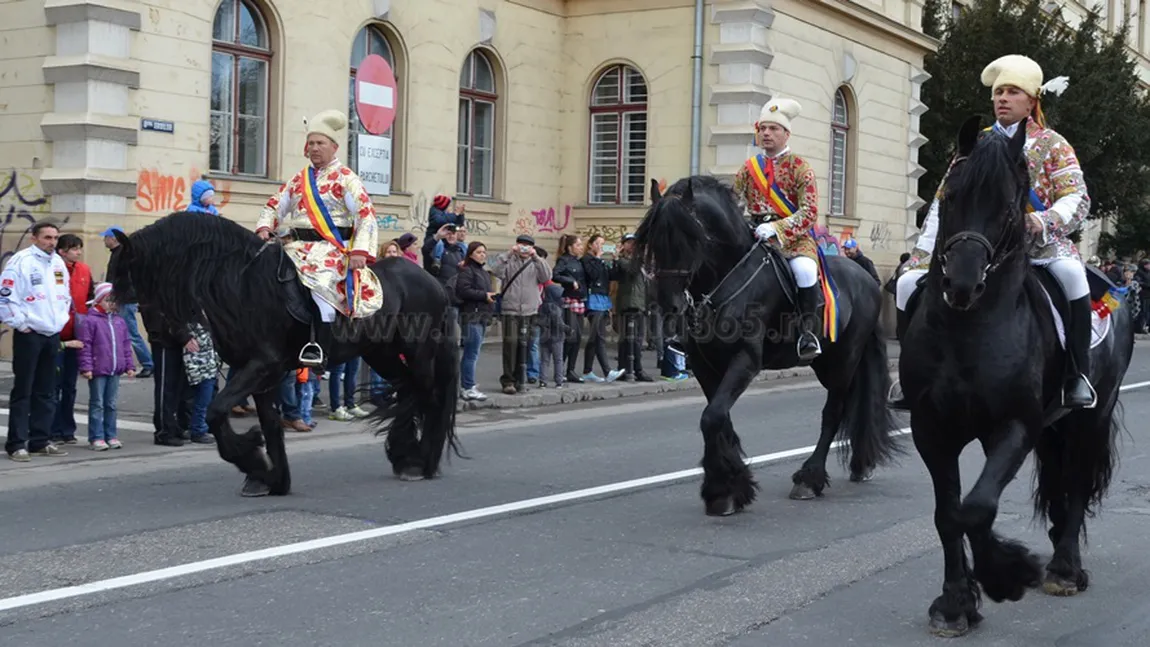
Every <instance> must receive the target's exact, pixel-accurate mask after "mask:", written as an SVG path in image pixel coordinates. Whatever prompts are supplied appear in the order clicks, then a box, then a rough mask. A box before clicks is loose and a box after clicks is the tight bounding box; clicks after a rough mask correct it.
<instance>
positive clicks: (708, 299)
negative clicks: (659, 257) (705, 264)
mask: <svg viewBox="0 0 1150 647" xmlns="http://www.w3.org/2000/svg"><path fill="white" fill-rule="evenodd" d="M759 245H760V243H755V244H754V245H752V246H751V248H750V249H749V250H747V253H746V254H743V257H742V258H741V259H739V262H738V263H735V265H734V266H733V267H732V268H731V269H730V270H728V271H727V273H726V274H724V275H723V278H722V279H721V280H719V283H718V284H717V285H716V286H715V287H714V288H711V291H710V292H707V293H706V294H704V295H703V298H702V299H701V300H700V301H699V303H698V304H696V303H695V298H694V297H693V296H691V289H690V288H691V282H692V281H693V280H694V278H695V274H696V273H697V272H698V269H697V268H696V269H691V270H660V271H657V272H656V273H655V274H656V276H658V275H663V274H665V275H669V276H684V275H686V276H687V277H688V278H687V286H686V288H685V289H684V290H683V295H684V297H685V298H686V300H687V309H688V311H689V312H691V313H695V312H696V311H697V310H698V309H700V308H704V307H708V308H713V309H715V310H718V309H720V308H722V307H723V306H725V305H727V304H728V303H730V302H731V301H732V300H734V298H735V297H737V296H739V295H740V294H742V293H743V290H746V289H747V286H749V285H750V284H751V282H753V281H754V280H755V279H756V278H757V277H758V276H759V273H760V272H762V271H763V268H765V267H766V266H767V265H769V264H770V262H771V257H770V256H769V255H767V254H763V258H762V259H761V260H760V261H759V264H758V266H756V267H755V271H754V272H752V273H751V275H750V276H749V277H747V280H746V281H743V284H742V285H740V286H739V288H738V289H737V290H735V291H734V292H732V293H731V294H729V295H727V297H726V298H724V299H723V300H722V301H720V302H719V303H717V304H716V303H713V301H714V298H715V294H716V293H717V292H718V291H719V290H720V289H721V288H722V287H723V286H724V285H725V284H726V283H727V280H728V279H730V278H731V276H732V275H733V274H734V273H735V270H737V269H739V268H740V267H742V266H743V264H745V263H746V262H747V261H748V260H749V259H750V258H751V256H752V255H753V254H754V253H755V252H756V251H757V250H759Z"/></svg>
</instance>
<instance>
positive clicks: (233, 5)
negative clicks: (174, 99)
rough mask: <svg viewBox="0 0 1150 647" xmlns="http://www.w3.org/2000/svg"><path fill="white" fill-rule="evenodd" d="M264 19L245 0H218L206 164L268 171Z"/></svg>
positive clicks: (242, 171) (268, 62)
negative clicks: (209, 139) (208, 146)
mask: <svg viewBox="0 0 1150 647" xmlns="http://www.w3.org/2000/svg"><path fill="white" fill-rule="evenodd" d="M271 56H272V53H271V44H270V39H269V34H268V23H267V20H265V19H264V17H263V15H262V14H261V13H260V10H259V9H258V8H257V7H256V5H255V4H254V3H252V2H251V1H250V0H222V2H220V8H219V9H218V10H217V11H216V19H215V23H214V24H213V25H212V100H211V145H210V150H209V165H210V168H211V169H212V170H213V171H220V172H222V173H231V174H235V175H258V176H266V175H267V173H268V78H269V68H270V67H271Z"/></svg>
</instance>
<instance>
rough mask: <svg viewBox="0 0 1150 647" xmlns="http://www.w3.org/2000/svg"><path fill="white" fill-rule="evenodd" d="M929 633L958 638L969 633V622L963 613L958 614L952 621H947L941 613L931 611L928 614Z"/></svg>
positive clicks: (941, 636)
mask: <svg viewBox="0 0 1150 647" xmlns="http://www.w3.org/2000/svg"><path fill="white" fill-rule="evenodd" d="M930 633H931V634H933V635H935V636H938V637H939V638H958V637H959V636H965V635H966V634H968V633H970V622H969V621H968V620H967V619H966V616H964V615H963V616H959V617H958V619H957V620H955V621H953V622H948V621H947V619H946V618H945V617H944V616H943V615H942V614H941V613H932V614H931V616H930Z"/></svg>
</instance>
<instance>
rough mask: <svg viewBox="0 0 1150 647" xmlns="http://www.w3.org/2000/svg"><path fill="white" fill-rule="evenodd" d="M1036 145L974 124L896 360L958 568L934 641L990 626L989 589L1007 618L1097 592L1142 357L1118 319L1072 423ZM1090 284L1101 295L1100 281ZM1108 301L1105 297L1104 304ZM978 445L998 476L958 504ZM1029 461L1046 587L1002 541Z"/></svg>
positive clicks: (936, 607)
mask: <svg viewBox="0 0 1150 647" xmlns="http://www.w3.org/2000/svg"><path fill="white" fill-rule="evenodd" d="M1025 139H1026V131H1025V128H1019V129H1018V133H1017V134H1016V135H1015V136H1014V137H1013V138H1010V139H1007V138H1006V137H1003V136H1000V135H997V134H992V133H987V134H986V135H981V136H980V130H979V121H978V119H977V118H975V119H972V120H970V121H969V122H967V123H966V124H965V125H964V126H963V128H962V130H961V131H960V133H959V138H958V155H957V158H956V160H957V161H956V163H955V164H954V166H953V168H952V169H951V171H950V175H949V176H948V178H947V182H946V184H947V186H946V193H945V195H944V199H943V200H942V201H941V203H940V206H941V209H940V232H939V233H940V238H939V240H940V241H944V242H943V244H942V246H941V247H940V251H939V255H938V258H937V262H935V263H932V264H931V267H930V271H929V272H928V273H927V275H926V279H925V285H924V287H923V289H922V291H921V294H920V295H919V296H920V297H921V300H922V301H921V304H920V305H919V307H917V308H915V310H914V312H913V314H912V316H911V319H910V321H909V324H908V328H907V330H906V333H905V336H904V339H903V342H902V355H901V357H900V359H899V372H900V376H901V378H902V384H903V385H904V386H903V389H904V392H905V395H906V398H907V401H908V402H909V403H910V406H911V428H912V433H913V437H914V443H915V446H916V447H917V449H918V452H919V454H920V455H921V456H922V459H923V461H924V462H925V463H926V466H927V468H928V469H929V470H930V475H931V480H932V481H933V483H934V498H935V512H934V520H935V526H936V527H937V529H938V534H939V539H940V540H941V543H942V549H943V555H944V558H945V582H944V584H943V587H942V595H940V596H939V597H938V598H936V599H935V600H934V602H933V603H932V604H931V605H930V611H929V616H930V629H931V632H932V633H935V634H938V635H944V636H954V635H961V634H964V633H966V632H967V631H969V630H970V628H971V626H972V625H974V624H977V623H978V622H979V621H980V620H981V619H982V616H981V615H980V614H979V611H978V608H979V605H980V602H981V593H980V586H979V585H980V584H981V588H982V590H983V591H985V592H986V595H987V596H988V597H990V599H992V600H994V601H995V602H1001V601H1003V600H1006V599H1009V600H1019V599H1021V598H1022V596H1023V595H1024V594H1025V592H1026V589H1027V588H1031V587H1037V586H1038V585H1039V583H1042V584H1043V587H1044V588H1045V590H1046V591H1047V592H1048V593H1051V594H1053V595H1074V594H1075V593H1078V592H1079V591H1082V590H1085V589H1086V587H1087V585H1088V584H1089V580H1088V578H1087V574H1086V571H1084V570H1083V569H1082V557H1081V553H1080V547H1079V538H1080V537H1081V536H1083V535H1084V534H1085V524H1084V521H1085V518H1086V517H1087V516H1089V515H1091V514H1092V512H1093V509H1094V507H1096V506H1097V505H1098V504H1099V503H1100V501H1101V499H1102V497H1103V496H1104V494H1105V492H1106V490H1107V488H1108V486H1109V483H1110V478H1111V475H1112V473H1113V470H1114V465H1115V462H1116V458H1117V456H1116V450H1115V447H1114V443H1115V436H1116V434H1117V432H1118V431H1119V429H1120V427H1121V421H1120V417H1121V413H1120V410H1116V407H1117V405H1118V393H1119V386H1120V384H1121V382H1122V378H1123V376H1124V375H1125V373H1126V369H1127V366H1128V365H1129V363H1130V358H1131V355H1132V353H1133V348H1134V335H1133V327H1132V325H1131V320H1130V314H1129V313H1130V309H1129V308H1125V307H1120V308H1118V309H1117V310H1116V311H1114V312H1113V313H1112V314H1110V318H1111V319H1112V321H1111V322H1110V330H1109V334H1108V335H1107V336H1106V338H1105V339H1104V340H1103V341H1102V342H1101V343H1100V344H1099V345H1098V346H1097V347H1096V348H1095V349H1094V350H1093V351H1091V352H1092V356H1091V367H1092V368H1091V374H1090V375H1089V376H1088V377H1089V378H1090V382H1091V383H1092V384H1093V385H1094V387H1095V390H1096V391H1097V395H1098V401H1097V404H1096V406H1095V407H1094V408H1092V409H1077V410H1073V411H1067V410H1065V409H1061V408H1060V404H1059V403H1060V402H1061V400H1060V394H1061V390H1062V381H1063V375H1064V362H1065V361H1067V360H1066V358H1065V353H1064V351H1063V350H1062V348H1061V346H1060V343H1059V340H1058V337H1057V333H1056V328H1055V319H1054V316H1053V314H1052V313H1051V310H1050V303H1049V302H1048V301H1047V300H1046V299H1047V297H1046V295H1045V294H1044V293H1043V290H1044V287H1043V283H1047V285H1048V286H1049V287H1047V288H1046V293H1048V294H1050V295H1051V297H1052V298H1053V299H1054V300H1055V301H1056V303H1057V302H1059V301H1062V302H1063V303H1062V306H1063V307H1065V305H1066V304H1065V303H1064V300H1065V297H1063V296H1062V294H1061V291H1060V290H1059V289H1058V288H1057V287H1054V284H1053V283H1050V282H1048V281H1047V278H1046V276H1043V275H1044V274H1046V272H1045V270H1040V269H1032V267H1031V265H1030V263H1029V260H1028V258H1027V242H1028V239H1027V233H1026V222H1025V221H1026V215H1025V212H1024V207H1025V205H1026V202H1027V197H1028V192H1029V187H1030V182H1029V178H1028V174H1027V168H1026V161H1025V158H1024V156H1023V147H1024V144H1025ZM992 241H993V242H992ZM1091 281H1092V282H1093V283H1094V290H1093V294H1095V295H1097V294H1098V293H1099V292H1098V287H1099V285H1100V284H1099V279H1098V277H1092V279H1091ZM1101 281H1102V282H1103V283H1104V282H1105V279H1101ZM1109 287H1113V286H1109ZM1106 289H1107V286H1105V285H1101V291H1102V293H1105V291H1106ZM974 440H978V441H979V442H980V443H981V444H982V448H983V451H984V453H985V454H986V463H985V465H984V466H983V469H982V473H981V474H980V475H979V477H978V481H977V482H976V483H975V485H974V487H973V488H972V489H971V491H970V493H969V494H967V496H966V498H965V499H961V500H960V496H961V492H962V484H961V481H960V478H959V467H958V459H959V455H960V454H961V452H962V450H963V448H964V447H965V446H966V445H967V444H968V443H970V442H971V441H974ZM1032 449H1033V450H1034V451H1035V454H1036V458H1037V461H1036V463H1037V479H1036V486H1037V487H1036V492H1035V498H1034V500H1035V511H1036V513H1037V514H1038V515H1039V516H1040V517H1041V518H1042V519H1043V520H1044V521H1045V520H1049V521H1050V525H1051V527H1050V530H1049V537H1050V541H1051V543H1052V544H1053V546H1054V555H1053V557H1052V558H1051V560H1050V562H1049V563H1048V564H1047V566H1046V573H1045V577H1043V574H1042V569H1041V565H1040V564H1039V562H1038V560H1037V559H1036V558H1035V557H1034V556H1033V555H1032V554H1031V553H1030V552H1029V551H1028V550H1027V548H1026V547H1025V546H1023V545H1022V544H1021V543H1018V542H1016V541H1013V540H1006V539H1002V538H1000V537H999V536H998V535H997V534H996V533H995V532H994V531H993V529H992V527H993V524H994V519H995V516H996V514H997V511H998V501H999V497H1000V496H1001V495H1002V491H1003V489H1004V488H1005V487H1006V485H1007V484H1008V483H1009V482H1010V481H1011V480H1013V479H1014V477H1015V475H1016V474H1017V473H1018V470H1019V468H1020V467H1021V466H1022V463H1023V461H1024V460H1025V459H1026V456H1027V455H1028V454H1029V453H1030V451H1031V450H1032ZM964 536H965V537H966V538H968V539H969V541H970V548H971V553H972V556H973V560H974V568H973V571H972V570H971V567H970V566H969V565H968V562H967V556H966V549H965V546H964V541H963V538H964Z"/></svg>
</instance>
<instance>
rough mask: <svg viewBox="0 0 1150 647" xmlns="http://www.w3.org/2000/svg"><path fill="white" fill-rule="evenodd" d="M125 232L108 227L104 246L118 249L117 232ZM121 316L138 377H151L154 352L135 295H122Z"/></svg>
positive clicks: (118, 228)
mask: <svg viewBox="0 0 1150 647" xmlns="http://www.w3.org/2000/svg"><path fill="white" fill-rule="evenodd" d="M117 231H118V232H120V233H121V234H122V233H124V230H123V229H121V228H120V227H119V226H117V225H112V226H111V227H108V228H107V229H105V230H104V231H103V233H101V234H100V235H101V236H103V237H104V247H107V248H108V251H111V250H113V249H116V247H118V246H119V245H120V241H118V240H116V232H117ZM120 298H121V304H120V316H121V317H123V318H124V321H125V322H127V324H128V336H129V337H131V338H132V350H133V351H135V353H136V359H137V360H138V361H139V362H140V372H139V373H136V377H151V376H152V373H153V372H154V370H155V366H154V364H153V362H152V353H151V351H149V350H148V344H147V342H145V341H144V337H143V336H142V335H140V327H139V324H138V323H137V320H136V313H137V312H139V304H137V303H136V300H135V298H134V296H133V295H121V297H120Z"/></svg>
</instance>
